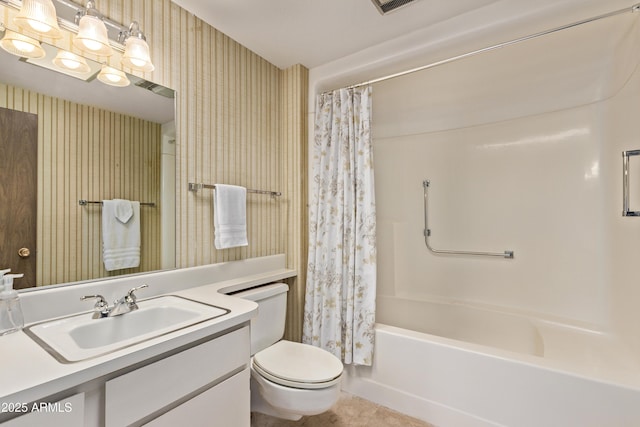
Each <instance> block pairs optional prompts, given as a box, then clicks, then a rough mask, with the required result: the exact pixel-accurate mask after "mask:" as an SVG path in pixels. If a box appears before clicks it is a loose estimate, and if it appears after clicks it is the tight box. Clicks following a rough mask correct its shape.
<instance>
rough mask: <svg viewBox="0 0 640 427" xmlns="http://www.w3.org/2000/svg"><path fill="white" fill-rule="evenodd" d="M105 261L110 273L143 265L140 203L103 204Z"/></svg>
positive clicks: (103, 250) (113, 201)
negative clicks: (141, 259) (141, 258)
mask: <svg viewBox="0 0 640 427" xmlns="http://www.w3.org/2000/svg"><path fill="white" fill-rule="evenodd" d="M102 258H103V261H104V267H105V268H106V269H107V271H113V270H120V269H123V268H133V267H138V266H139V265H140V202H131V201H129V200H122V199H114V200H103V201H102Z"/></svg>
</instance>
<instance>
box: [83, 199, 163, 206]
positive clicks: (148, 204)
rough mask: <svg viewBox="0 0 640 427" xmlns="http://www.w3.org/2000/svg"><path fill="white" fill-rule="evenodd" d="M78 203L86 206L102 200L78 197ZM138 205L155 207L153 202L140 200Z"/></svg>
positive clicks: (98, 203)
mask: <svg viewBox="0 0 640 427" xmlns="http://www.w3.org/2000/svg"><path fill="white" fill-rule="evenodd" d="M78 204H79V205H80V206H86V205H101V204H102V201H101V200H100V201H98V200H84V199H80V200H78ZM140 206H151V207H152V208H155V207H156V204H155V202H140Z"/></svg>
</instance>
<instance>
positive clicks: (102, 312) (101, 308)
mask: <svg viewBox="0 0 640 427" xmlns="http://www.w3.org/2000/svg"><path fill="white" fill-rule="evenodd" d="M93 298H95V299H97V301H96V304H95V305H94V306H93V308H94V309H95V311H96V313H95V315H94V317H97V316H96V315H98V316H102V317H105V316H106V315H107V314H109V303H108V302H107V300H106V299H104V297H103V296H102V295H84V296H81V297H80V301H85V300H88V299H93ZM98 313H99V314H98Z"/></svg>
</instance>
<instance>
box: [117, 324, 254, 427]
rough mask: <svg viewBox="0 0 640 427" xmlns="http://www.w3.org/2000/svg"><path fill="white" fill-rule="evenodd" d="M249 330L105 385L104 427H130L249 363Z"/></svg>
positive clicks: (141, 369)
mask: <svg viewBox="0 0 640 427" xmlns="http://www.w3.org/2000/svg"><path fill="white" fill-rule="evenodd" d="M249 348H250V337H249V327H248V326H247V327H243V328H241V329H238V330H236V331H233V332H230V333H228V334H226V335H222V336H220V337H218V338H215V339H213V340H211V341H208V342H205V343H204V344H200V345H198V346H197V347H193V348H190V349H188V350H185V351H183V352H181V353H178V354H174V355H173V356H170V357H167V358H166V359H162V360H160V361H158V362H155V363H152V364H150V365H147V366H144V367H142V368H140V369H137V370H135V371H132V372H129V373H127V374H124V375H122V376H120V377H118V378H114V379H113V380H110V381H107V383H106V385H105V426H106V427H122V426H125V425H130V424H131V423H133V422H135V421H138V420H140V419H142V418H144V417H146V416H148V415H150V414H153V413H156V412H159V413H161V412H162V410H164V409H165V408H167V409H170V405H172V404H173V403H174V402H176V401H178V400H180V399H182V398H184V397H185V396H187V395H189V394H190V393H193V392H195V391H196V390H198V389H200V388H202V387H206V386H207V385H209V384H211V383H212V382H214V381H216V380H218V379H219V378H221V377H224V376H225V375H227V374H229V373H230V372H232V371H234V370H236V369H238V368H241V367H243V366H245V365H246V364H247V363H248V362H249V357H250V354H249Z"/></svg>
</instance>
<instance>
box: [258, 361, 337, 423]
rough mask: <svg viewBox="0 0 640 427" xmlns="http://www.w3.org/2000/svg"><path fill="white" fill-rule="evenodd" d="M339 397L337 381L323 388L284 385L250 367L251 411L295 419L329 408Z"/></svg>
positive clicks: (319, 412)
mask: <svg viewBox="0 0 640 427" xmlns="http://www.w3.org/2000/svg"><path fill="white" fill-rule="evenodd" d="M339 397H340V382H338V383H336V384H333V385H331V386H329V387H327V388H323V389H313V390H304V389H297V388H292V387H284V386H281V385H279V384H276V383H274V382H272V381H269V380H267V379H266V378H263V377H262V376H261V375H260V374H258V373H257V372H255V371H254V369H253V368H252V369H251V412H259V413H261V414H266V415H271V416H273V417H277V418H282V419H285V420H292V421H297V420H299V419H300V418H302V416H303V415H317V414H321V413H323V412H325V411H327V410H329V409H330V408H331V407H332V406H333V405H334V404H335V403H336V402H337V401H338V398H339Z"/></svg>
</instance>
